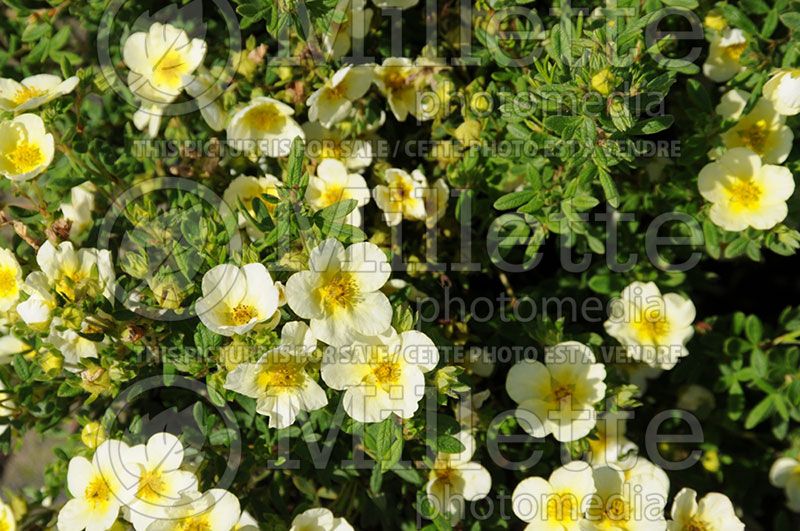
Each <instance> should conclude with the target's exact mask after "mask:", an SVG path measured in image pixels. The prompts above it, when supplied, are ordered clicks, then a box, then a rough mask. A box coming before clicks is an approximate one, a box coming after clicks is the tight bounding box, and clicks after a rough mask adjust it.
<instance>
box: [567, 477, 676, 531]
mask: <svg viewBox="0 0 800 531" xmlns="http://www.w3.org/2000/svg"><path fill="white" fill-rule="evenodd" d="M593 475H594V485H595V488H596V489H597V495H596V497H595V498H593V499H592V502H591V503H590V504H589V506H588V507H587V510H586V520H585V522H584V524H583V526H582V527H581V531H593V530H596V531H604V530H608V529H620V530H623V529H624V530H626V531H640V530H641V531H651V530H652V531H655V530H664V529H665V527H666V524H667V522H666V519H665V518H664V507H665V506H666V504H667V496H668V494H669V492H668V489H665V488H664V484H663V482H662V480H661V477H660V476H659V475H655V474H648V473H640V474H630V473H629V474H626V473H625V472H624V471H623V470H621V469H620V468H618V467H616V466H614V465H608V466H601V467H599V468H596V469H594V473H593Z"/></svg>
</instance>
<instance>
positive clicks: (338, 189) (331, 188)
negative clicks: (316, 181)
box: [320, 184, 349, 207]
mask: <svg viewBox="0 0 800 531" xmlns="http://www.w3.org/2000/svg"><path fill="white" fill-rule="evenodd" d="M348 195H349V194H347V195H345V189H344V186H341V185H339V184H329V185H328V186H327V187H326V188H325V191H324V192H322V197H320V202H321V203H322V205H323V206H326V207H327V206H331V205H333V204H335V203H338V202H339V201H342V200H344V199H348V197H347V196H348Z"/></svg>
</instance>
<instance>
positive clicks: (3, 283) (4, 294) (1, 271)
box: [0, 248, 22, 312]
mask: <svg viewBox="0 0 800 531" xmlns="http://www.w3.org/2000/svg"><path fill="white" fill-rule="evenodd" d="M21 287H22V270H21V269H20V267H19V262H17V257H16V256H14V253H12V252H11V251H9V250H8V249H4V248H0V312H5V311H7V310H8V309H9V308H11V307H12V306H13V305H14V304H16V302H17V301H18V300H19V295H20V289H21Z"/></svg>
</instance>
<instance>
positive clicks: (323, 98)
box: [306, 65, 373, 127]
mask: <svg viewBox="0 0 800 531" xmlns="http://www.w3.org/2000/svg"><path fill="white" fill-rule="evenodd" d="M372 78H373V70H372V67H371V66H367V65H359V66H353V65H347V66H344V67H343V68H340V69H339V70H337V71H336V73H335V74H333V77H331V79H329V80H328V81H326V82H325V84H324V85H323V86H322V87H321V88H319V89H317V90H316V91H315V92H314V93H313V94H311V96H309V98H308V101H306V105H308V119H309V120H311V121H312V122H319V123H321V124H322V125H323V126H324V127H331V126H332V125H333V124H335V123H336V122H338V121H340V120H342V119H343V118H344V117H345V116H347V113H348V112H350V109H351V108H352V107H353V102H354V101H356V100H357V99H359V98H361V97H363V96H364V94H366V93H367V91H368V90H369V86H370V85H371V84H372Z"/></svg>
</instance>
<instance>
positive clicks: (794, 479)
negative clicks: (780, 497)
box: [769, 457, 800, 513]
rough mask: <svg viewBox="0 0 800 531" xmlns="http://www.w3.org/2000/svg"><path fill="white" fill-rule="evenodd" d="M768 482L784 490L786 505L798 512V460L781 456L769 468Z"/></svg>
mask: <svg viewBox="0 0 800 531" xmlns="http://www.w3.org/2000/svg"><path fill="white" fill-rule="evenodd" d="M769 482H770V483H772V485H773V486H775V487H777V488H779V489H784V490H785V491H786V506H787V507H788V508H789V509H790V510H792V511H794V512H796V513H800V461H798V460H797V459H792V458H791V457H781V458H779V459H778V460H777V461H775V463H773V465H772V468H770V470H769Z"/></svg>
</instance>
